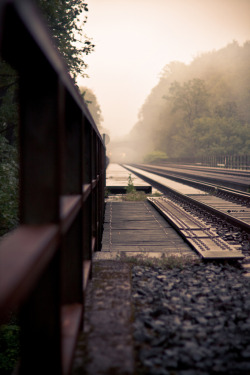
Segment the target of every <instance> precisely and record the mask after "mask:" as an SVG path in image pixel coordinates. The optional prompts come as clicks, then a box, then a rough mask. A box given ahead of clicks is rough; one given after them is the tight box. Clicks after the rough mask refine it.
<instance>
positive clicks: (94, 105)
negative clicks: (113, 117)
mask: <svg viewBox="0 0 250 375" xmlns="http://www.w3.org/2000/svg"><path fill="white" fill-rule="evenodd" d="M80 92H81V95H82V97H83V99H84V100H85V103H86V104H87V106H88V109H89V111H90V113H91V115H92V117H93V119H94V121H95V123H96V125H97V127H98V130H99V132H100V133H104V128H103V127H102V125H101V123H102V121H103V117H102V111H101V107H100V105H99V103H98V101H97V98H96V96H95V94H94V93H93V91H92V90H90V89H89V88H87V87H80Z"/></svg>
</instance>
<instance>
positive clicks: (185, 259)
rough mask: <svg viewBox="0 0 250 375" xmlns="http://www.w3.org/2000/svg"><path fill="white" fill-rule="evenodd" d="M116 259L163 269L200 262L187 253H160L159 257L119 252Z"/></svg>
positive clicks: (182, 266) (134, 264)
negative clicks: (129, 254)
mask: <svg viewBox="0 0 250 375" xmlns="http://www.w3.org/2000/svg"><path fill="white" fill-rule="evenodd" d="M117 260H119V261H122V262H126V263H129V264H131V265H133V266H144V267H152V268H155V267H159V268H163V269H174V268H181V269H183V268H184V267H188V266H192V265H194V264H198V263H200V259H194V258H193V257H191V256H187V255H181V256H178V255H169V256H166V255H165V254H162V256H161V258H152V257H149V256H148V255H147V254H145V255H136V256H127V255H126V254H123V253H121V254H119V255H118V256H117Z"/></svg>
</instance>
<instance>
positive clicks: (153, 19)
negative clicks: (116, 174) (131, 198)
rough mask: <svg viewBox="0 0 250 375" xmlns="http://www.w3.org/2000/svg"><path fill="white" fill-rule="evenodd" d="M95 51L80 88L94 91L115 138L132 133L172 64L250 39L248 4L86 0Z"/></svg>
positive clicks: (232, 0) (243, 0) (236, 0)
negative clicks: (144, 105)
mask: <svg viewBox="0 0 250 375" xmlns="http://www.w3.org/2000/svg"><path fill="white" fill-rule="evenodd" d="M87 2H88V8H89V12H88V13H87V16H88V20H87V23H86V24H85V26H84V33H85V34H86V35H87V36H88V37H91V38H92V41H93V43H94V44H95V46H96V47H95V51H94V52H92V53H91V54H90V55H88V56H86V57H85V59H84V61H85V62H86V63H87V64H88V68H87V70H86V73H87V74H88V75H89V78H79V80H78V84H79V85H80V86H85V87H88V88H89V89H91V90H92V91H93V92H94V94H95V95H96V97H97V101H98V103H99V105H100V107H101V111H102V116H103V119H104V121H103V123H102V126H103V127H105V128H106V129H107V131H108V132H109V134H110V137H111V139H112V140H116V139H117V138H119V137H122V136H124V135H126V134H128V133H129V131H130V130H131V129H132V127H133V126H134V125H135V124H136V122H137V120H138V113H139V111H140V108H141V107H142V105H143V103H144V101H145V99H146V98H147V96H148V95H149V94H150V92H151V90H152V89H153V87H154V86H156V85H157V83H158V81H159V77H160V73H161V71H162V70H163V68H164V66H165V65H167V64H168V63H170V62H171V61H181V62H184V63H186V64H189V63H190V62H191V61H192V60H193V59H194V58H195V57H196V56H198V55H199V54H201V53H203V52H207V51H212V50H218V49H220V48H222V47H225V46H226V45H227V44H228V43H230V42H232V41H233V40H236V41H238V42H239V44H240V45H242V44H244V42H245V41H246V40H250V0H88V1H87Z"/></svg>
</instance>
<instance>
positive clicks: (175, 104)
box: [165, 78, 209, 128]
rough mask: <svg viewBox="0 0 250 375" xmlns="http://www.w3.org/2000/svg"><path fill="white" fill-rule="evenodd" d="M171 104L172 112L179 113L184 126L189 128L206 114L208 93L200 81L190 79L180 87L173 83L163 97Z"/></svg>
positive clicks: (203, 83)
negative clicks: (166, 94) (181, 115)
mask: <svg viewBox="0 0 250 375" xmlns="http://www.w3.org/2000/svg"><path fill="white" fill-rule="evenodd" d="M165 98H166V99H168V100H170V101H171V103H172V108H173V109H172V110H173V112H177V111H181V112H182V113H183V118H184V121H185V123H186V125H187V126H188V127H189V128H191V127H192V126H193V124H194V120H195V119H197V118H199V117H201V116H203V115H204V114H206V113H208V98H209V93H208V90H207V88H206V84H205V82H204V81H203V80H201V79H197V78H195V79H192V80H189V81H188V82H185V83H184V84H183V85H181V84H180V83H179V82H176V81H175V82H174V83H172V84H171V86H170V88H169V95H168V96H166V97H165Z"/></svg>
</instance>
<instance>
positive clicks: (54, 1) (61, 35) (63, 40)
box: [34, 0, 95, 79]
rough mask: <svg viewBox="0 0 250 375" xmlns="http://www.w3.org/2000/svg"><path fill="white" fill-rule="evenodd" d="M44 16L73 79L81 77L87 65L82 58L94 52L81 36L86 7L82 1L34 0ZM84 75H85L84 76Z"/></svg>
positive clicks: (87, 41) (88, 39)
mask: <svg viewBox="0 0 250 375" xmlns="http://www.w3.org/2000/svg"><path fill="white" fill-rule="evenodd" d="M34 1H35V3H37V5H38V6H39V7H40V9H41V11H42V13H43V14H44V16H45V18H46V21H47V24H48V27H49V29H50V31H51V33H52V36H53V37H54V41H55V43H56V45H57V47H58V49H59V51H60V52H61V54H62V55H63V57H64V59H65V61H66V63H67V65H68V68H69V71H70V73H71V75H72V77H73V78H74V79H76V77H77V75H83V74H84V70H85V69H86V67H87V65H86V63H85V62H84V56H85V55H88V54H89V53H91V52H92V51H93V50H94V47H95V46H94V44H93V43H92V41H91V39H90V38H88V37H87V36H86V35H83V28H84V25H85V23H86V22H87V17H85V18H84V17H83V14H84V12H88V5H87V3H86V2H83V1H82V0H50V1H47V0H34ZM84 75H85V74H84Z"/></svg>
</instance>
